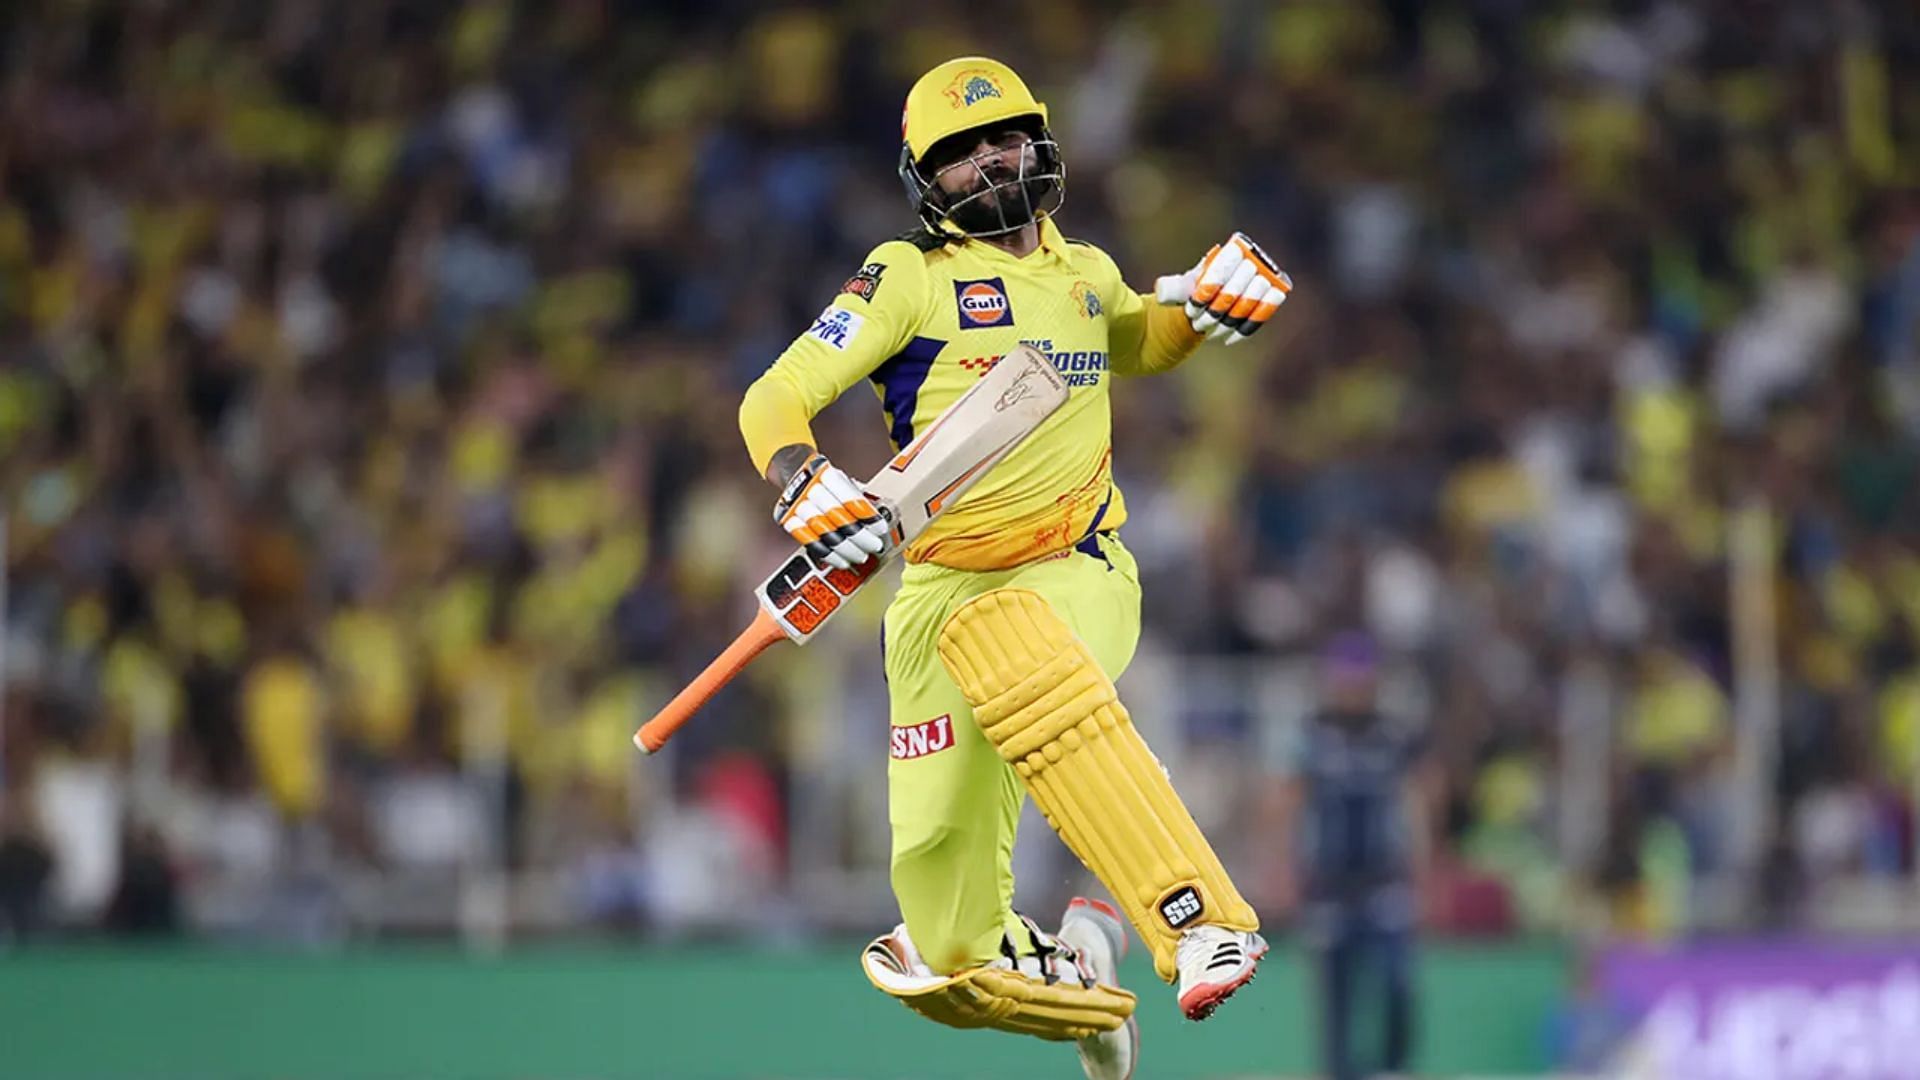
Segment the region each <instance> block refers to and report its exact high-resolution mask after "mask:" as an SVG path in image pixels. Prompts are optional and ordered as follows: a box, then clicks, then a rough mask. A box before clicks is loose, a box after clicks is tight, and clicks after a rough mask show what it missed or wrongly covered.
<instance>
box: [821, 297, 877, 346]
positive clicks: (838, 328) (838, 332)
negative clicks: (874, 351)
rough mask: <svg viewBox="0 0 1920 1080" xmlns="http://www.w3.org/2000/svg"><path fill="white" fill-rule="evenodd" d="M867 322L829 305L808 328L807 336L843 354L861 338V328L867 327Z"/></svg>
mask: <svg viewBox="0 0 1920 1080" xmlns="http://www.w3.org/2000/svg"><path fill="white" fill-rule="evenodd" d="M866 322H867V320H865V319H863V318H861V317H860V316H859V315H856V314H854V313H853V312H851V311H848V310H847V309H846V308H840V307H834V306H833V305H832V304H828V305H827V308H826V310H825V311H822V312H821V313H820V317H819V318H817V319H815V320H813V326H811V327H809V328H808V330H807V336H808V337H810V338H813V339H814V340H815V341H823V342H826V343H827V344H828V345H830V346H832V347H833V348H835V349H838V350H839V351H841V352H846V351H847V346H848V345H850V344H852V343H853V339H854V338H856V337H859V336H860V328H861V327H862V326H864V325H866Z"/></svg>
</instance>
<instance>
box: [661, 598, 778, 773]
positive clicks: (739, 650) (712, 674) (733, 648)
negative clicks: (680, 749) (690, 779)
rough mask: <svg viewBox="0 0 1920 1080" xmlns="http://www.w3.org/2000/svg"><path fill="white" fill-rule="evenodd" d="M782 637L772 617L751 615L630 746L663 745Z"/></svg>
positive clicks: (763, 613)
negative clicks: (730, 639)
mask: <svg viewBox="0 0 1920 1080" xmlns="http://www.w3.org/2000/svg"><path fill="white" fill-rule="evenodd" d="M786 637H787V635H786V633H785V632H784V631H782V630H781V629H780V624H779V623H777V622H774V621H773V616H771V615H768V614H767V613H766V611H765V610H764V609H763V610H762V611H761V612H760V613H759V614H757V615H755V616H754V617H753V622H751V623H749V624H748V625H747V628H746V629H745V630H742V631H740V636H739V637H737V638H734V639H733V644H731V645H729V646H727V648H726V651H725V652H722V653H721V654H720V655H719V656H716V657H714V658H713V663H711V664H708V665H707V670H705V671H702V672H701V673H700V674H699V675H697V676H695V677H694V680H693V681H692V682H690V683H688V684H687V688H686V689H685V690H682V691H680V692H679V693H678V694H675V695H674V697H673V700H672V701H669V702H667V707H666V708H664V709H661V710H660V711H659V712H658V713H655V714H654V717H653V719H651V720H649V721H647V722H646V723H644V724H642V725H640V730H639V731H636V732H634V733H633V745H635V746H637V747H639V748H640V752H641V753H643V754H651V753H653V752H654V751H656V750H658V749H660V748H661V747H663V746H665V745H667V740H668V739H671V738H673V733H674V732H676V731H679V730H680V729H681V728H683V727H685V726H686V723H687V721H689V720H691V719H693V714H694V713H696V712H699V711H700V706H702V705H705V704H706V703H707V701H708V700H709V699H710V698H712V697H713V695H715V694H717V693H719V692H720V689H721V687H724V686H726V685H727V684H728V683H730V682H732V681H733V677H734V676H735V675H738V674H740V672H741V670H742V669H744V668H745V667H746V666H747V665H748V664H750V663H752V662H753V658H754V657H756V656H759V655H760V654H761V653H763V652H765V651H766V649H767V646H769V645H772V644H773V643H774V642H776V641H784V640H786Z"/></svg>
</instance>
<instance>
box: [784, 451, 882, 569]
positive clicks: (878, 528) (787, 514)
mask: <svg viewBox="0 0 1920 1080" xmlns="http://www.w3.org/2000/svg"><path fill="white" fill-rule="evenodd" d="M773 519H774V520H775V521H778V522H779V523H780V527H781V528H783V529H785V530H787V532H788V533H789V534H790V535H792V537H793V538H794V539H795V540H798V541H800V543H801V544H803V545H805V546H806V549H807V552H808V554H810V555H812V556H813V557H814V559H815V560H816V561H819V562H823V563H826V564H827V565H829V566H834V567H838V568H840V569H842V570H845V569H847V568H848V567H851V566H853V565H855V564H857V563H863V562H866V561H867V559H868V558H869V557H871V556H874V555H878V554H880V552H882V551H883V550H885V549H886V546H887V533H888V526H887V522H886V520H885V519H884V518H882V517H881V516H880V511H879V509H877V508H876V507H875V506H874V505H873V503H872V501H871V500H869V499H868V498H867V497H866V496H865V495H863V494H861V493H860V485H858V484H856V483H854V482H853V480H852V478H851V477H849V476H848V475H847V474H846V473H844V472H841V471H840V470H839V469H836V468H834V466H833V463H832V462H831V461H828V460H827V456H826V455H825V454H821V453H815V454H813V455H812V456H811V457H809V458H807V461H806V464H804V465H802V466H800V468H799V471H797V472H795V473H794V474H793V476H792V477H791V478H790V479H789V480H788V481H787V485H786V487H785V488H783V489H781V492H780V499H779V501H778V502H776V503H774V504H773Z"/></svg>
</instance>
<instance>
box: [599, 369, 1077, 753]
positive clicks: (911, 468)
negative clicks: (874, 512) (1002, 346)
mask: <svg viewBox="0 0 1920 1080" xmlns="http://www.w3.org/2000/svg"><path fill="white" fill-rule="evenodd" d="M1066 401H1067V384H1066V382H1065V380H1063V379H1062V378H1061V377H1060V373H1059V372H1057V371H1055V370H1054V367H1053V363H1052V362H1051V361H1050V360H1048V359H1047V357H1046V354H1044V353H1042V352H1041V351H1040V350H1038V349H1036V348H1034V347H1033V346H1031V345H1026V344H1022V345H1019V346H1016V347H1015V348H1014V349H1013V350H1012V351H1011V352H1009V353H1007V355H1006V356H1005V357H1003V358H1001V360H1000V362H999V363H997V364H995V365H994V366H993V368H992V370H990V371H988V372H987V373H986V374H985V375H984V376H982V377H981V379H980V381H979V382H978V383H975V384H974V385H973V386H972V387H969V388H968V390H967V392H966V393H964V394H961V395H960V399H959V400H958V401H955V402H954V403H953V404H952V405H950V406H948V407H947V410H946V411H945V412H943V413H941V414H940V415H939V416H938V417H936V418H934V421H933V423H932V424H930V425H928V427H927V430H925V431H923V432H921V433H920V435H919V437H918V438H915V439H914V440H913V441H912V442H911V443H909V444H908V445H907V446H906V447H905V448H904V449H902V450H901V451H900V452H899V453H897V454H895V455H894V456H893V460H891V461H889V462H887V464H886V466H885V467H884V468H882V469H881V470H880V472H879V474H878V475H877V476H875V477H874V478H873V479H872V480H869V481H868V482H867V483H866V484H865V485H863V490H864V491H865V492H866V495H867V497H868V498H869V499H871V500H873V503H874V505H875V507H877V508H878V509H879V511H880V513H881V515H882V516H883V517H885V518H886V520H887V522H888V524H889V526H890V533H889V536H888V543H887V548H886V550H885V551H883V552H881V554H880V555H879V556H878V557H876V558H870V559H868V560H867V561H866V562H864V563H861V564H859V565H857V566H854V567H852V568H851V569H846V570H841V569H837V568H835V567H831V566H828V565H826V564H824V563H819V562H815V561H814V559H813V557H812V556H810V555H808V554H807V552H806V549H805V548H800V549H798V550H796V551H795V552H794V554H793V556H792V557H791V558H789V559H788V560H787V561H786V562H785V563H783V564H782V565H781V567H780V568H779V569H778V570H775V571H774V572H773V573H772V574H770V575H769V576H768V577H767V580H766V581H764V582H762V583H761V584H760V587H759V588H757V589H755V590H754V591H753V595H754V598H755V599H756V600H758V601H759V602H760V610H759V612H758V613H756V614H755V615H754V617H753V622H752V623H750V624H748V626H747V628H746V629H745V630H743V631H741V632H740V636H739V637H737V638H735V639H734V641H733V644H731V645H729V646H727V648H726V651H724V652H722V653H721V654H720V655H719V656H718V657H717V658H715V659H714V661H713V662H712V663H711V664H708V665H707V669H706V670H705V671H702V672H701V673H700V675H699V676H698V677H697V678H695V679H694V680H693V682H691V683H689V684H688V685H687V688H686V689H684V690H682V691H680V693H679V694H677V695H676V696H675V697H674V699H673V700H672V701H670V702H668V703H667V707H666V708H664V709H661V710H660V712H659V713H658V714H656V715H655V716H654V717H653V719H651V720H648V721H647V722H646V723H645V724H642V725H641V726H640V730H639V731H636V732H634V735H633V743H634V745H635V746H637V747H639V748H640V750H641V751H642V752H643V753H648V754H651V753H653V752H654V751H656V750H659V749H660V748H661V747H662V746H665V745H666V743H667V740H668V739H670V738H672V737H673V733H674V732H676V731H679V730H680V729H681V728H682V727H683V726H685V725H686V723H687V721H688V720H691V719H692V718H693V714H694V713H695V712H697V711H699V709H700V706H702V705H704V704H706V703H707V701H708V700H709V699H711V698H712V697H713V695H714V694H716V693H719V691H720V689H721V687H724V686H726V685H727V683H729V682H731V681H732V680H733V677H734V676H735V675H738V674H739V673H740V672H741V671H742V670H743V669H745V668H746V666H747V664H749V663H751V662H752V660H753V658H754V657H756V656H759V655H760V654H761V653H762V652H764V651H766V649H767V648H768V647H769V646H771V645H774V644H776V643H778V642H780V641H791V642H793V643H794V644H796V645H804V644H806V643H807V640H808V639H809V638H811V637H813V635H814V634H815V633H816V632H818V631H819V629H820V627H822V626H824V625H825V624H826V621H827V620H828V619H830V618H832V617H833V614H834V612H836V611H839V610H840V609H841V607H843V606H844V605H845V604H846V601H847V598H848V597H850V596H852V595H853V594H854V593H855V592H856V591H857V590H858V589H860V587H861V586H863V585H865V584H866V583H867V582H868V581H870V580H872V578H873V576H874V575H875V574H877V573H879V571H880V567H881V565H882V564H883V562H884V561H885V560H886V559H888V558H891V557H892V556H893V555H895V554H897V553H898V552H899V551H900V550H901V549H902V548H905V547H906V546H907V545H908V544H911V543H912V542H913V541H914V539H915V538H916V537H918V536H919V535H920V534H921V533H922V532H924V531H926V528H927V526H928V525H930V524H932V523H933V521H934V519H936V518H938V517H939V516H940V515H941V514H943V513H945V512H946V511H947V510H948V509H949V508H950V507H952V506H953V504H955V503H957V502H959V501H960V499H961V497H962V496H964V495H965V494H966V493H967V491H968V489H970V488H972V487H973V485H974V484H975V483H977V482H978V481H979V479H980V478H981V477H982V476H985V475H986V474H987V471H988V470H989V469H991V468H993V467H994V466H995V465H997V464H999V463H1000V461H1001V459H1003V458H1005V457H1006V456H1007V455H1008V454H1009V453H1011V452H1012V451H1013V448H1014V447H1016V446H1018V445H1020V441H1021V440H1022V439H1025V438H1026V437H1027V436H1028V435H1031V434H1033V432H1034V429H1036V428H1038V427H1039V426H1040V424H1041V423H1042V422H1043V421H1045V420H1046V419H1047V417H1049V416H1052V415H1053V413H1054V411H1055V410H1057V409H1059V408H1060V406H1062V405H1064V404H1066Z"/></svg>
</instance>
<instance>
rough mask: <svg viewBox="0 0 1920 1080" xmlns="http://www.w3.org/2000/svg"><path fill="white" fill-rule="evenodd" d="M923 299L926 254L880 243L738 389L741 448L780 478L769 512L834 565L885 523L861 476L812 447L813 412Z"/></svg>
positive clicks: (886, 346)
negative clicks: (742, 392) (862, 491)
mask: <svg viewBox="0 0 1920 1080" xmlns="http://www.w3.org/2000/svg"><path fill="white" fill-rule="evenodd" d="M925 299H926V263H925V259H924V256H922V255H921V254H920V252H919V251H918V250H917V249H915V248H914V247H913V246H912V245H910V244H906V243H901V242H898V241H890V242H888V243H885V244H882V245H880V246H879V247H878V248H875V249H874V250H873V252H872V253H871V254H869V255H868V256H867V258H866V261H865V263H864V264H863V265H862V266H861V268H860V271H859V272H858V273H856V274H855V275H854V276H853V277H851V278H849V279H847V282H846V284H845V285H844V286H842V287H841V291H840V294H839V295H838V296H835V297H834V298H833V302H832V303H830V304H828V305H827V307H826V309H825V310H823V311H821V313H820V315H819V317H818V318H816V319H815V320H814V321H813V325H812V326H810V327H808V329H807V331H806V332H805V333H803V334H801V335H800V336H799V337H798V338H796V339H795V340H794V342H793V344H792V345H790V346H788V347H787V349H786V351H785V352H783V353H781V354H780V356H779V358H778V359H776V360H775V361H774V362H773V366H771V367H769V368H768V369H767V371H766V373H765V374H763V375H761V376H760V378H758V379H756V380H755V381H754V383H753V385H752V386H749V387H748V388H747V393H746V396H745V397H743V398H742V399H741V402H740V433H741V435H742V436H743V437H744V438H745V440H746V444H747V453H748V456H749V457H751V458H752V460H753V466H754V468H755V469H756V470H757V471H758V472H759V473H760V475H762V476H764V477H766V478H767V480H768V481H770V482H771V483H773V484H774V485H775V486H776V487H778V488H780V497H779V499H778V500H777V501H776V503H775V506H774V517H775V519H776V520H777V521H779V522H780V525H781V527H782V528H784V529H786V530H787V532H788V533H790V534H792V535H793V537H794V539H796V540H798V541H800V542H801V543H802V544H805V545H807V546H808V548H809V549H810V550H812V551H813V553H814V554H815V556H816V557H818V558H819V559H820V560H821V561H823V562H827V563H829V564H831V565H834V566H842V567H844V566H848V565H852V564H854V563H860V562H865V561H866V559H867V557H868V556H869V555H871V554H877V553H879V551H880V550H881V548H882V546H883V543H884V540H883V538H884V537H885V536H886V533H887V527H886V524H885V522H883V521H881V519H880V515H879V513H878V511H877V510H876V509H875V508H874V506H873V504H872V503H871V502H869V501H868V500H867V499H866V498H865V497H864V496H863V495H861V494H860V487H859V485H858V484H856V483H855V482H854V481H853V480H852V479H851V478H850V477H848V476H847V474H846V473H844V472H842V471H841V470H840V469H838V468H836V467H835V466H834V465H833V463H832V462H830V461H828V460H827V458H826V455H824V454H821V453H820V452H819V451H818V450H817V449H816V447H815V443H814V438H813V429H812V426H811V424H812V420H813V418H814V417H815V416H816V415H818V414H819V412H820V410H822V409H824V408H826V407H827V406H828V405H830V404H832V403H833V401H834V399H836V398H838V397H839V396H840V395H841V394H843V393H845V392H846V390H847V389H848V388H849V387H851V386H853V385H854V384H855V383H857V382H859V381H860V380H862V379H864V378H866V377H867V375H868V374H869V373H871V372H872V371H873V369H874V368H876V367H879V366H880V364H881V363H882V362H883V361H885V360H886V359H887V358H888V357H890V356H892V355H893V354H894V353H896V352H898V351H899V349H900V347H901V346H902V345H903V344H905V342H906V341H907V340H909V339H910V338H911V337H912V336H913V328H914V326H915V325H917V323H918V320H919V318H920V315H921V309H922V308H923V307H924V306H925Z"/></svg>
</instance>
